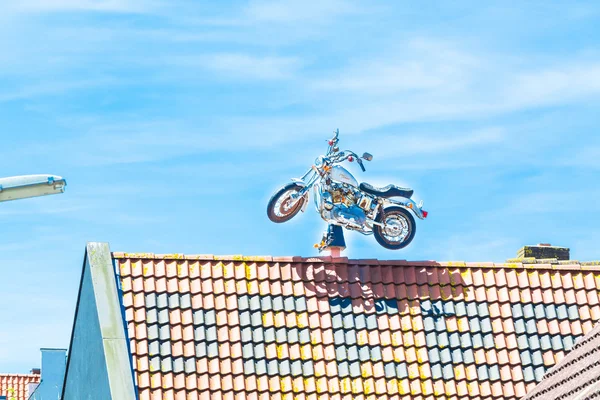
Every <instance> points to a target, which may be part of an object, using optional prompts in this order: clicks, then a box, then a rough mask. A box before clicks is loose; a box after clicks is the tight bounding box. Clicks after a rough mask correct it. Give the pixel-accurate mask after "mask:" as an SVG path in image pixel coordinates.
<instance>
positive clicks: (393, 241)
mask: <svg viewBox="0 0 600 400" xmlns="http://www.w3.org/2000/svg"><path fill="white" fill-rule="evenodd" d="M375 221H376V222H380V223H382V224H384V225H385V227H381V226H377V225H375V226H374V227H373V236H375V240H377V243H379V244H380V245H381V246H383V247H385V248H386V249H389V250H400V249H402V248H404V247H406V246H408V245H409V243H410V242H412V240H413V239H414V237H415V233H416V226H415V219H414V217H413V216H412V214H411V213H410V212H409V211H407V210H405V209H404V208H402V207H388V208H385V209H384V210H383V211H381V212H380V213H379V215H377V218H375Z"/></svg>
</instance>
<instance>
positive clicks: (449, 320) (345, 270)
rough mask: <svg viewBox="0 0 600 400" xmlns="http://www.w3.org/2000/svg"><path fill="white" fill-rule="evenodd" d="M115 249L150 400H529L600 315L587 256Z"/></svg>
mask: <svg viewBox="0 0 600 400" xmlns="http://www.w3.org/2000/svg"><path fill="white" fill-rule="evenodd" d="M113 256H114V259H115V262H116V264H117V266H118V271H120V282H121V286H122V304H123V306H124V307H125V322H126V324H127V331H128V336H129V339H130V343H131V346H130V347H131V353H132V354H131V357H132V361H133V367H134V370H135V374H136V381H137V386H138V391H139V394H140V399H141V400H144V399H150V398H155V396H157V397H159V398H165V399H168V398H173V399H178V398H188V399H195V398H207V397H208V396H211V398H218V397H221V398H236V397H239V396H242V397H243V398H262V397H264V398H287V397H290V396H294V397H295V396H298V395H303V396H305V397H309V398H312V397H314V398H317V396H318V397H322V396H325V395H329V396H333V395H336V396H337V395H340V394H341V395H344V396H345V397H348V398H354V397H355V396H356V395H358V394H364V395H373V396H378V395H383V394H387V395H389V396H406V398H411V399H425V398H430V397H431V396H434V395H443V394H445V395H446V396H447V397H448V398H450V399H459V398H460V399H476V398H479V397H480V396H488V395H490V394H491V395H492V396H494V397H502V398H505V399H517V398H520V397H522V396H524V395H525V394H526V392H527V391H528V390H531V389H532V388H533V387H534V386H535V385H536V383H537V382H539V381H540V380H541V378H542V376H543V374H544V373H545V371H547V370H548V368H550V367H551V366H553V365H554V364H555V363H556V362H557V361H560V360H561V359H562V358H563V357H564V355H565V352H567V351H568V350H570V348H571V347H572V346H573V344H574V343H575V342H576V341H577V340H578V338H580V337H581V336H582V335H584V334H585V333H587V332H589V331H590V330H591V329H592V326H593V322H595V321H597V320H598V318H600V303H599V300H598V289H597V288H598V284H597V282H600V275H599V274H598V272H599V271H598V269H597V267H596V266H586V265H582V264H579V263H577V264H571V265H550V264H537V265H523V264H516V263H515V264H492V263H435V262H407V261H377V260H347V259H345V258H340V259H330V258H309V259H304V258H271V257H254V258H253V257H246V258H244V257H237V256H224V257H213V256H182V255H167V256H160V255H153V254H122V253H114V254H113ZM161 396H162V397H161ZM186 396H187V397H186ZM215 396H217V397H215Z"/></svg>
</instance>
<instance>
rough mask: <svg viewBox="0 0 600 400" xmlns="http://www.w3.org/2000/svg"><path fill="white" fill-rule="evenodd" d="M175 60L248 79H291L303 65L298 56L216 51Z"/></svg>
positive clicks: (226, 75)
mask: <svg viewBox="0 0 600 400" xmlns="http://www.w3.org/2000/svg"><path fill="white" fill-rule="evenodd" d="M174 61H175V62H176V63H179V64H183V65H187V66H197V67H199V68H203V69H208V70H211V71H214V72H216V73H218V74H221V75H224V76H225V77H229V78H241V79H246V80H281V79H289V78H292V77H293V76H294V74H295V72H296V71H297V70H298V69H299V67H300V66H301V62H300V60H299V59H298V58H297V57H279V56H254V55H250V54H241V53H216V54H209V55H202V56H198V57H190V58H187V57H183V58H177V59H175V60H174Z"/></svg>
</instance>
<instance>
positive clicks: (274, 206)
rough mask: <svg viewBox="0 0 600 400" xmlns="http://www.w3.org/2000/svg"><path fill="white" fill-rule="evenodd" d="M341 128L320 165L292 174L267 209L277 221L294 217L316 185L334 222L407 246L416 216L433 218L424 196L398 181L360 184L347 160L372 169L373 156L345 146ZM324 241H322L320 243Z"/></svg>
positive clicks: (324, 213) (393, 246) (394, 246)
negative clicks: (299, 174) (342, 146)
mask: <svg viewBox="0 0 600 400" xmlns="http://www.w3.org/2000/svg"><path fill="white" fill-rule="evenodd" d="M338 137H339V130H336V131H335V135H334V137H333V139H331V140H329V147H328V149H327V154H326V155H324V156H319V157H317V159H316V160H315V163H314V165H313V166H312V167H311V168H310V169H309V170H308V171H307V172H306V174H304V175H303V176H302V177H301V178H298V179H292V182H290V183H288V184H287V185H285V186H284V187H282V188H281V189H280V190H279V191H277V192H276V193H275V194H274V195H273V196H272V197H271V200H270V201H269V204H268V206H267V215H268V216H269V219H270V220H271V221H273V222H276V223H282V222H286V221H289V220H290V219H292V218H293V217H294V216H295V215H296V214H298V213H299V212H300V211H302V212H304V211H305V210H306V206H307V205H308V201H309V193H310V190H311V188H312V189H313V192H314V200H315V205H316V208H317V212H318V213H319V215H321V218H323V219H324V220H325V221H326V222H327V223H328V224H330V225H338V226H341V227H343V228H346V229H348V230H352V231H357V232H360V233H362V234H364V235H370V234H374V236H375V240H377V242H378V243H379V244H380V245H381V246H383V247H385V248H386V249H390V250H398V249H402V248H404V247H406V246H407V245H408V244H409V243H410V242H411V241H412V240H413V238H414V236H415V232H416V226H415V219H414V217H413V214H414V215H415V216H416V217H417V218H419V219H425V218H427V211H425V210H423V202H422V201H421V202H420V203H419V204H416V203H415V202H414V201H413V200H411V197H412V195H413V190H412V189H409V188H402V187H398V186H395V185H388V186H385V187H382V188H377V187H373V186H371V185H369V184H368V183H361V184H359V183H358V182H357V180H356V179H355V178H354V176H352V174H351V173H350V172H348V170H346V169H345V168H344V167H342V166H341V165H339V164H341V163H342V162H344V161H349V162H354V161H356V163H358V165H359V166H360V168H361V169H362V171H363V172H364V171H366V169H365V166H364V164H363V160H365V161H371V160H372V159H373V156H372V155H371V154H369V153H364V154H363V155H362V157H359V156H358V155H356V153H354V152H353V151H350V150H344V151H340V150H339V147H338V146H337V145H338V142H339V139H338ZM322 247H324V243H323V242H322V243H321V246H320V249H321V248H322Z"/></svg>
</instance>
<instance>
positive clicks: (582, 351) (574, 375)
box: [525, 325, 600, 400]
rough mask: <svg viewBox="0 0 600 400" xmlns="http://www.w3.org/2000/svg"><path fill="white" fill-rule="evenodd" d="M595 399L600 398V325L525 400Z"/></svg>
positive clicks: (547, 374) (578, 343) (548, 373)
mask: <svg viewBox="0 0 600 400" xmlns="http://www.w3.org/2000/svg"><path fill="white" fill-rule="evenodd" d="M597 398H600V325H596V326H595V327H594V329H592V331H591V332H589V333H588V334H587V335H586V336H584V337H583V339H581V340H580V341H579V342H577V344H576V345H575V346H574V347H573V349H572V350H571V351H570V352H569V354H567V356H566V357H565V358H564V359H563V360H562V361H561V362H559V363H558V364H557V365H556V366H554V367H553V368H552V369H551V370H550V371H548V372H547V373H546V375H545V376H544V379H542V382H540V383H539V384H538V385H537V386H536V387H535V388H534V389H533V390H532V391H531V392H529V393H528V394H527V397H526V399H525V400H534V399H539V400H544V399H560V400H575V399H577V400H587V399H597Z"/></svg>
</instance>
